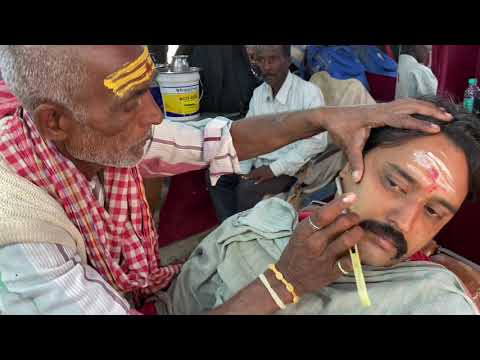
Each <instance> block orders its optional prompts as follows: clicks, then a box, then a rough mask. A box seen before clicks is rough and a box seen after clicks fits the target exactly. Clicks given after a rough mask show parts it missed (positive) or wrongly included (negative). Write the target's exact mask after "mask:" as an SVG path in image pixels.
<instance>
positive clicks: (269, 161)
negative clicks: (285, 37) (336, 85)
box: [212, 45, 327, 221]
mask: <svg viewBox="0 0 480 360" xmlns="http://www.w3.org/2000/svg"><path fill="white" fill-rule="evenodd" d="M255 56H256V63H257V65H258V66H259V68H260V71H261V73H262V75H263V78H264V80H265V82H264V83H263V84H262V85H260V86H259V87H258V88H256V89H255V91H254V93H253V97H252V99H251V100H250V107H249V111H248V114H247V118H249V117H255V116H259V115H265V114H276V113H282V112H289V111H298V110H307V109H312V108H316V107H320V106H323V105H324V104H325V103H324V99H323V95H322V92H321V90H320V88H319V87H317V86H315V85H314V84H312V83H309V82H307V81H304V80H302V79H301V78H299V77H298V76H296V75H294V74H292V73H291V72H290V71H289V66H290V64H291V60H290V46H289V45H258V47H257V49H256V55H255ZM326 145H327V134H326V133H323V134H320V135H317V136H314V137H311V138H309V139H305V140H301V141H297V142H295V143H292V144H289V145H287V146H284V147H283V148H281V149H278V150H276V151H274V152H272V153H269V154H265V155H261V156H259V157H257V158H254V159H250V160H245V161H243V162H241V163H240V168H241V173H242V174H244V175H247V176H244V177H242V178H240V177H238V176H236V175H233V176H225V177H223V178H222V179H221V181H220V182H219V184H217V187H216V188H214V189H213V190H212V198H213V201H214V204H215V208H216V210H217V215H218V217H219V219H220V220H221V221H223V220H225V219H226V218H227V217H229V216H231V215H233V214H235V213H236V212H239V211H243V210H247V209H250V208H251V207H253V206H254V205H255V204H256V203H258V202H259V201H261V200H262V198H263V197H264V196H265V195H267V194H278V193H281V192H284V191H287V190H288V189H289V188H290V186H291V185H292V184H293V183H294V182H295V181H296V178H295V174H296V173H297V172H298V170H300V168H301V167H302V166H303V165H304V164H305V163H307V162H308V161H309V160H310V158H311V157H312V156H313V155H315V154H317V153H319V152H322V151H323V150H324V149H325V147H326Z"/></svg>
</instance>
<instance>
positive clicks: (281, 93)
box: [265, 71, 293, 105]
mask: <svg viewBox="0 0 480 360" xmlns="http://www.w3.org/2000/svg"><path fill="white" fill-rule="evenodd" d="M292 83H293V75H292V73H291V72H290V71H289V72H288V74H287V77H286V78H285V81H284V82H283V84H282V87H281V88H280V90H278V93H277V96H275V100H277V101H278V102H279V103H281V104H282V105H285V104H286V103H287V97H288V93H289V91H290V88H291V87H292ZM265 84H266V85H267V89H268V95H267V100H268V101H271V100H273V91H272V87H271V86H270V85H268V84H267V83H265Z"/></svg>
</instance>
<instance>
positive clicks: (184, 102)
mask: <svg viewBox="0 0 480 360" xmlns="http://www.w3.org/2000/svg"><path fill="white" fill-rule="evenodd" d="M161 90H162V97H163V103H164V107H165V111H166V112H167V113H170V114H172V115H173V116H189V115H193V114H195V113H197V112H198V111H199V110H200V97H199V89H198V85H196V86H185V87H165V88H164V87H162V89H161Z"/></svg>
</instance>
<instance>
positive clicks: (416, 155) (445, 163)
mask: <svg viewBox="0 0 480 360" xmlns="http://www.w3.org/2000/svg"><path fill="white" fill-rule="evenodd" d="M372 150H376V151H375V152H376V156H375V161H374V162H373V165H374V166H375V165H377V166H383V165H386V164H388V163H394V164H396V165H397V166H398V167H400V168H401V169H402V170H404V171H405V172H407V173H408V174H409V175H411V176H413V177H415V178H418V173H417V176H416V174H415V173H414V172H412V171H411V169H412V168H411V167H410V168H409V166H408V164H413V165H414V166H417V168H418V169H419V170H422V169H424V170H425V172H426V173H427V172H428V171H429V170H431V169H430V167H433V168H436V169H437V170H439V171H440V172H442V174H440V175H442V176H444V177H447V176H448V177H451V179H452V183H454V184H455V186H454V189H455V193H458V195H459V196H461V195H462V194H463V192H468V181H469V180H468V176H469V173H468V172H469V170H468V163H467V161H466V160H467V159H466V154H464V152H463V151H462V150H461V149H460V148H458V147H457V146H456V145H455V144H453V143H452V142H451V141H450V140H449V139H448V138H447V137H446V136H445V135H443V134H437V135H432V136H422V137H418V138H414V139H411V140H408V141H405V142H403V143H400V144H398V145H394V146H393V145H392V146H379V147H377V148H375V149H372ZM422 154H423V155H424V156H422ZM367 156H368V153H367ZM426 160H429V161H426ZM430 160H431V161H430ZM366 171H368V170H367V169H366ZM416 180H418V179H416ZM462 201H463V200H462Z"/></svg>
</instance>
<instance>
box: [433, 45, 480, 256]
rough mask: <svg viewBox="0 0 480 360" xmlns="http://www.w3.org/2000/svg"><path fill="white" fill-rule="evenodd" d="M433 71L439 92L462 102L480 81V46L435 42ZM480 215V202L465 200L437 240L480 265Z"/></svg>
mask: <svg viewBox="0 0 480 360" xmlns="http://www.w3.org/2000/svg"><path fill="white" fill-rule="evenodd" d="M432 71H433V73H434V74H435V76H436V77H437V78H438V94H439V95H452V96H453V97H454V99H455V100H456V101H462V100H463V93H464V91H465V89H466V87H467V81H468V79H469V78H473V77H476V78H478V79H479V80H480V45H433V49H432ZM479 216H480V203H478V202H477V203H472V202H469V201H466V202H465V203H464V204H463V206H462V207H461V209H460V211H459V212H458V213H457V214H456V215H455V217H454V218H453V220H452V221H450V222H449V223H448V224H447V225H446V226H445V227H444V228H443V230H442V231H441V232H440V233H439V234H438V236H437V237H436V240H437V242H438V243H439V244H440V245H442V246H445V247H447V248H449V249H450V250H452V251H455V252H457V253H458V254H460V255H462V256H464V257H466V258H467V259H470V260H471V261H474V262H476V263H477V264H480V241H478V240H479V239H478V221H479Z"/></svg>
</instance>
